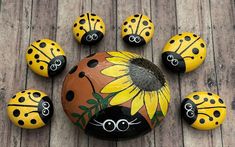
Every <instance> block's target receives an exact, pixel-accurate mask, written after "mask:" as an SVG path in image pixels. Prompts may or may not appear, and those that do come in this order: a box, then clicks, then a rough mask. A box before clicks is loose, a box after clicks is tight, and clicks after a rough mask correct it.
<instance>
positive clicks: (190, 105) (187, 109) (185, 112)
mask: <svg viewBox="0 0 235 147" xmlns="http://www.w3.org/2000/svg"><path fill="white" fill-rule="evenodd" d="M181 113H182V116H183V118H184V119H185V120H186V122H187V123H189V124H190V125H191V124H193V123H194V122H195V120H196V119H197V115H198V109H197V105H196V104H195V103H194V102H193V101H192V100H190V99H188V98H186V99H184V100H183V102H182V103H181Z"/></svg>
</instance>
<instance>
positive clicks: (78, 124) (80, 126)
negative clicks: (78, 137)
mask: <svg viewBox="0 0 235 147" xmlns="http://www.w3.org/2000/svg"><path fill="white" fill-rule="evenodd" d="M74 124H75V125H76V126H79V128H80V129H83V127H82V125H81V124H80V123H79V122H75V123H74Z"/></svg>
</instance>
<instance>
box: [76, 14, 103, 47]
mask: <svg viewBox="0 0 235 147" xmlns="http://www.w3.org/2000/svg"><path fill="white" fill-rule="evenodd" d="M104 34H105V24H104V22H103V19H102V18H101V17H99V16H98V15H96V14H94V13H84V14H82V15H81V16H79V17H78V18H77V20H76V21H75V22H74V25H73V35H74V37H75V38H76V40H77V41H78V42H79V43H81V44H85V45H94V44H96V43H98V42H99V41H100V40H102V38H103V37H104Z"/></svg>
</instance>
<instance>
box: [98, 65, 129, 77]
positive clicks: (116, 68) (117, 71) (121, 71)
mask: <svg viewBox="0 0 235 147" xmlns="http://www.w3.org/2000/svg"><path fill="white" fill-rule="evenodd" d="M101 73H102V74H104V75H107V76H110V77H114V78H116V77H120V76H123V75H125V74H127V73H128V68H127V67H126V66H123V65H113V66H110V67H108V68H105V69H103V70H102V71H101Z"/></svg>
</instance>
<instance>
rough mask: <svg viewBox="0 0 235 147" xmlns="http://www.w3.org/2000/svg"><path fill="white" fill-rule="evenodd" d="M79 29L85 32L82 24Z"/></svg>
mask: <svg viewBox="0 0 235 147" xmlns="http://www.w3.org/2000/svg"><path fill="white" fill-rule="evenodd" d="M79 29H80V30H83V31H85V32H86V33H87V31H86V30H85V29H84V28H83V26H80V28H79Z"/></svg>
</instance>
